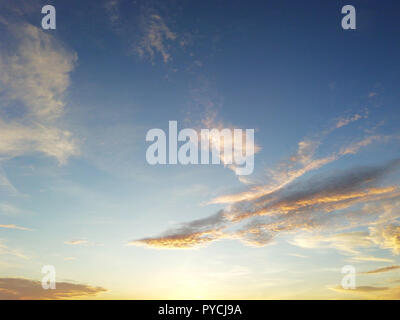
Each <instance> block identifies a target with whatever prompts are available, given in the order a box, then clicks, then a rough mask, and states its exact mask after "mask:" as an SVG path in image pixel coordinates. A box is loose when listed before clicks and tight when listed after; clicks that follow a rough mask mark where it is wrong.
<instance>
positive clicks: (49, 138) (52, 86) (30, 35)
mask: <svg viewBox="0 0 400 320" xmlns="http://www.w3.org/2000/svg"><path fill="white" fill-rule="evenodd" d="M1 21H2V23H0V30H1V31H2V39H1V40H2V45H0V69H1V70H2V72H1V74H0V84H1V86H2V88H1V90H0V101H1V103H2V107H1V109H0V112H1V113H0V135H1V136H2V137H3V138H2V139H1V142H0V156H1V157H3V158H5V159H8V158H12V157H15V156H20V155H25V154H31V153H36V152H39V153H43V154H45V155H46V156H50V157H54V158H56V159H57V160H58V162H59V163H60V164H63V163H65V162H66V161H67V159H68V158H69V157H70V156H73V155H77V154H78V153H79V151H78V146H77V142H76V141H75V140H74V139H73V138H72V134H71V133H70V132H69V131H68V130H62V129H61V126H60V124H59V122H57V120H58V119H59V118H60V117H61V116H62V115H63V113H64V108H65V94H66V90H67V89H68V87H69V84H70V73H71V72H72V71H73V69H74V67H75V64H76V61H77V55H76V53H74V52H71V51H70V50H68V49H66V48H65V47H64V46H63V45H62V43H61V42H59V41H58V40H57V39H56V38H54V37H53V36H52V35H50V34H48V33H46V32H44V31H43V30H41V29H39V28H37V27H35V26H33V25H31V24H29V23H24V22H22V21H18V23H11V22H5V19H4V18H2V20H1Z"/></svg>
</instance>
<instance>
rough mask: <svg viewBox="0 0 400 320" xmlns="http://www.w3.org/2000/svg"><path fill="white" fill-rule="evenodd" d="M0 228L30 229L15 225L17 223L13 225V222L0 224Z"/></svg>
mask: <svg viewBox="0 0 400 320" xmlns="http://www.w3.org/2000/svg"><path fill="white" fill-rule="evenodd" d="M0 228H4V229H15V230H24V231H27V230H31V229H29V228H25V227H20V226H17V225H15V224H0Z"/></svg>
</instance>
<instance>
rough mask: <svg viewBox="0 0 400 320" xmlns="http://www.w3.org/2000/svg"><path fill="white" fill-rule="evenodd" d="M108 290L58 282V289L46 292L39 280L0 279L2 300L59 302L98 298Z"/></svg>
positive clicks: (0, 298)
mask: <svg viewBox="0 0 400 320" xmlns="http://www.w3.org/2000/svg"><path fill="white" fill-rule="evenodd" d="M106 291H107V290H106V289H104V288H102V287H93V286H90V285H85V284H76V283H68V282H57V283H56V289H54V290H52V289H49V290H44V289H43V288H42V284H41V282H40V281H37V280H30V279H23V278H0V300H57V299H76V298H85V297H92V296H96V295H97V294H99V293H104V292H106Z"/></svg>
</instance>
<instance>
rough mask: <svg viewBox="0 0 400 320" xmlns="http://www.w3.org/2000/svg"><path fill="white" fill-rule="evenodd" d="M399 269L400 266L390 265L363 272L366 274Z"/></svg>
mask: <svg viewBox="0 0 400 320" xmlns="http://www.w3.org/2000/svg"><path fill="white" fill-rule="evenodd" d="M398 269H400V266H389V267H383V268H378V269H374V270H370V271H366V272H363V273H364V274H376V273H383V272H389V271H393V270H398Z"/></svg>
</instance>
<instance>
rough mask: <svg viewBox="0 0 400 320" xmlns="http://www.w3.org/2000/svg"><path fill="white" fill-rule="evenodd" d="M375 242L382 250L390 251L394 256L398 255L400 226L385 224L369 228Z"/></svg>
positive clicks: (399, 249) (399, 250)
mask: <svg viewBox="0 0 400 320" xmlns="http://www.w3.org/2000/svg"><path fill="white" fill-rule="evenodd" d="M370 232H371V235H372V236H373V238H374V240H375V242H376V243H377V244H379V245H380V246H381V247H382V248H384V249H391V250H392V251H393V253H394V254H396V255H397V254H399V253H400V225H398V224H393V223H391V224H387V225H378V226H374V227H370Z"/></svg>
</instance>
